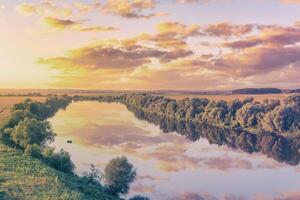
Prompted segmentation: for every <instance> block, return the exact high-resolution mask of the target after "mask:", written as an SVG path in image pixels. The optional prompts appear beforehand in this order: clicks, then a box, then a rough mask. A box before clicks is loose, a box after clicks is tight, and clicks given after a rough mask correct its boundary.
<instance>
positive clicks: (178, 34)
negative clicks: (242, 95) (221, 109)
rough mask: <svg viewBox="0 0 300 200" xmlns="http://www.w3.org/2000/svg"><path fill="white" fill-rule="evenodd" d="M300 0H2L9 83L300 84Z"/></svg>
mask: <svg viewBox="0 0 300 200" xmlns="http://www.w3.org/2000/svg"><path fill="white" fill-rule="evenodd" d="M299 42H300V0H81V1H80V0H77V1H71V0H27V1H26V0H13V1H12V0H0V58H1V59H0V70H1V73H0V88H80V89H116V90H118V89H132V90H135V89H188V90H211V89H216V90H223V89H233V88H240V87H280V88H300V78H299V77H300V76H299V75H300V46H299V44H300V43H299Z"/></svg>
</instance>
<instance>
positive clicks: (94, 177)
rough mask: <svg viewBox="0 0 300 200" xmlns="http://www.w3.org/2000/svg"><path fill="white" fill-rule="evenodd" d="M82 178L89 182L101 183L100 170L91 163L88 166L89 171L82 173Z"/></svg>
mask: <svg viewBox="0 0 300 200" xmlns="http://www.w3.org/2000/svg"><path fill="white" fill-rule="evenodd" d="M82 178H83V179H85V180H87V181H88V182H89V183H95V184H101V172H100V170H99V169H97V168H96V167H95V165H93V164H92V165H91V167H90V171H87V172H84V173H83V176H82Z"/></svg>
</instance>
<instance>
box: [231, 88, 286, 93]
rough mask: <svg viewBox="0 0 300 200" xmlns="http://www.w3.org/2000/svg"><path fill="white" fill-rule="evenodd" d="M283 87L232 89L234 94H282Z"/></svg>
mask: <svg viewBox="0 0 300 200" xmlns="http://www.w3.org/2000/svg"><path fill="white" fill-rule="evenodd" d="M280 93H282V90H281V89H278V88H244V89H237V90H232V94H280Z"/></svg>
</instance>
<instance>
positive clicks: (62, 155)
mask: <svg viewBox="0 0 300 200" xmlns="http://www.w3.org/2000/svg"><path fill="white" fill-rule="evenodd" d="M43 154H44V159H45V161H46V162H47V163H48V164H49V165H50V166H52V167H53V168H55V169H57V170H60V171H62V172H66V173H74V169H75V165H74V164H73V162H72V161H71V156H70V154H69V153H68V152H66V151H64V150H63V149H61V150H60V151H59V152H54V149H53V148H50V147H48V148H46V149H45V151H44V153H43Z"/></svg>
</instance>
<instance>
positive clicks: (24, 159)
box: [0, 95, 146, 200]
mask: <svg viewBox="0 0 300 200" xmlns="http://www.w3.org/2000/svg"><path fill="white" fill-rule="evenodd" d="M71 102H72V98H71V97H69V96H67V95H64V96H60V97H58V96H55V95H54V96H49V97H48V98H47V99H46V101H45V103H40V102H37V101H32V100H30V99H26V100H25V101H24V102H22V103H19V104H16V105H14V106H13V107H12V109H11V115H10V116H9V118H8V119H7V120H6V121H4V122H2V124H1V126H0V161H1V164H0V199H7V200H10V199H22V200H27V199H28V200H33V199H39V200H42V199H58V198H62V199H74V200H88V199H91V200H96V199H105V200H109V199H123V198H122V197H124V196H126V195H127V194H128V193H129V189H130V184H131V183H132V182H133V181H134V180H135V178H136V169H135V168H134V166H133V165H132V164H131V163H129V162H128V160H127V158H126V157H120V158H115V159H112V160H111V161H110V162H109V163H108V164H107V166H106V167H105V169H104V173H101V171H100V170H99V169H97V168H95V166H93V165H91V169H90V170H89V171H87V172H84V173H83V174H82V176H78V175H76V174H75V172H74V169H75V165H74V164H73V162H72V161H71V156H70V155H69V153H68V152H66V151H64V150H62V149H61V150H60V151H57V150H55V149H54V148H53V147H50V146H49V144H50V143H51V142H52V141H53V140H54V139H55V136H56V134H55V133H54V132H53V130H52V128H51V125H50V123H49V122H48V121H47V119H48V118H49V117H51V116H53V115H54V114H55V113H56V112H57V111H58V110H59V109H65V108H66V107H67V106H68V105H69V104H70V103H71ZM9 174H10V175H9ZM12 174H13V175H14V176H11V175H12ZM24 177H26V178H29V179H30V180H31V181H32V179H34V181H33V182H32V183H31V184H32V185H29V186H30V187H32V189H29V188H27V187H26V186H25V185H26V184H25V182H24V181H26V180H24ZM33 177H34V178H33ZM15 179H17V182H15V181H16V180H15ZM46 180H47V181H46ZM3 182H4V183H5V184H9V183H11V182H13V184H9V186H8V187H5V186H3V184H2V183H3ZM22 182H24V183H23V184H21V185H20V183H22ZM24 184H25V185H24ZM28 184H30V183H28ZM33 188H34V189H33ZM18 191H19V192H18ZM140 197H142V196H135V197H133V199H138V198H140ZM145 198H146V197H145Z"/></svg>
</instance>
